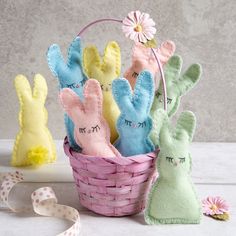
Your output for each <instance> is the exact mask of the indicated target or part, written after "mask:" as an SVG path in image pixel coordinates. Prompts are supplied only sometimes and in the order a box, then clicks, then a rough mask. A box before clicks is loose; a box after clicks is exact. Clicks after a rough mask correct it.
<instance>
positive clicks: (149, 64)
mask: <svg viewBox="0 0 236 236" xmlns="http://www.w3.org/2000/svg"><path fill="white" fill-rule="evenodd" d="M154 50H155V51H156V53H157V54H158V55H159V57H160V60H161V63H162V65H164V64H165V63H166V62H167V61H168V60H169V58H170V57H171V56H172V55H173V54H174V51H175V44H174V43H173V42H172V41H166V42H164V43H162V44H161V46H160V47H159V48H158V49H154ZM143 70H148V71H149V72H150V73H151V74H152V75H153V77H154V82H155V85H157V81H156V80H155V75H156V73H157V72H158V70H159V68H158V65H157V62H156V59H155V57H154V55H153V53H152V51H151V48H149V47H146V46H144V45H143V44H142V43H136V44H135V45H134V47H133V53H132V65H131V67H130V68H129V69H128V70H126V72H125V73H124V77H125V78H126V79H127V80H128V81H129V82H130V84H131V87H132V88H134V85H135V83H136V79H137V76H138V75H139V73H140V72H141V71H143Z"/></svg>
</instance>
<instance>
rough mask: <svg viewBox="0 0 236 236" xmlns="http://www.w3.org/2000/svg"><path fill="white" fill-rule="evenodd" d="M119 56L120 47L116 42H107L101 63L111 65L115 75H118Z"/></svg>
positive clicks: (119, 66)
mask: <svg viewBox="0 0 236 236" xmlns="http://www.w3.org/2000/svg"><path fill="white" fill-rule="evenodd" d="M120 57H121V56H120V47H119V45H118V43H117V42H115V41H111V42H109V43H108V44H107V46H106V48H105V51H104V58H103V64H104V66H105V67H106V66H107V65H113V66H114V69H115V73H116V76H117V77H118V76H119V75H120V68H121V61H120Z"/></svg>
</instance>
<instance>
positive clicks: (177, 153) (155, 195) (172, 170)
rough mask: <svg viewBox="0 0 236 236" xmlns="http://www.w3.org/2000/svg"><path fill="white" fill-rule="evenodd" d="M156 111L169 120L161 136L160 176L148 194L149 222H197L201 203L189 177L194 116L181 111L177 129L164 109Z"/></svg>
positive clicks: (158, 165) (158, 169)
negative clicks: (171, 123) (171, 124)
mask: <svg viewBox="0 0 236 236" xmlns="http://www.w3.org/2000/svg"><path fill="white" fill-rule="evenodd" d="M157 112H158V113H160V114H159V115H160V116H162V117H163V116H164V115H166V119H165V121H164V122H163V126H162V128H161V132H160V137H159V138H160V152H159V155H158V160H157V172H158V173H159V177H158V179H157V180H156V182H155V183H154V185H153V187H152V189H151V191H150V193H149V200H148V204H147V207H146V210H145V221H146V222H147V223H148V224H198V223H200V219H201V215H202V213H201V204H200V201H199V200H198V198H197V195H196V193H195V190H194V186H193V183H192V181H191V177H190V171H191V154H190V150H189V146H190V143H191V141H192V138H193V134H194V130H195V126H196V118H195V115H194V114H193V113H192V112H190V111H185V112H182V113H181V115H180V117H179V119H178V121H177V125H176V128H175V129H174V128H173V127H171V126H170V122H169V119H168V117H167V114H166V113H165V112H164V111H163V110H161V109H160V110H158V111H157ZM163 113H165V114H163Z"/></svg>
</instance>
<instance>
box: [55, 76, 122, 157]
mask: <svg viewBox="0 0 236 236" xmlns="http://www.w3.org/2000/svg"><path fill="white" fill-rule="evenodd" d="M60 100H61V104H62V106H63V107H64V109H65V111H66V113H67V114H68V116H69V117H70V118H71V119H72V120H73V122H74V124H75V140H76V142H77V143H78V144H79V146H80V147H81V148H82V153H83V154H86V155H90V156H101V157H115V156H120V154H119V152H118V151H117V150H116V149H115V148H114V147H113V146H112V145H111V143H110V130H109V126H108V124H107V122H106V121H105V119H104V118H103V116H102V102H103V101H102V100H103V97H102V91H101V87H100V84H99V82H98V81H97V80H94V79H89V80H87V82H86V83H85V86H84V101H83V102H82V101H81V99H80V98H79V97H78V95H77V94H76V93H75V92H73V91H72V90H71V89H69V88H65V89H63V90H62V91H61V92H60Z"/></svg>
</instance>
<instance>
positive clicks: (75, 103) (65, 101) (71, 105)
mask: <svg viewBox="0 0 236 236" xmlns="http://www.w3.org/2000/svg"><path fill="white" fill-rule="evenodd" d="M59 100H60V102H61V105H62V107H63V108H64V110H65V111H66V113H67V114H68V116H69V117H70V118H71V119H72V120H73V121H75V120H76V113H78V112H79V111H80V112H82V111H83V110H84V108H83V104H82V103H81V101H80V99H79V97H78V95H77V94H76V93H75V92H74V91H73V90H72V89H69V88H64V89H62V90H61V92H60V93H59Z"/></svg>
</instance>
